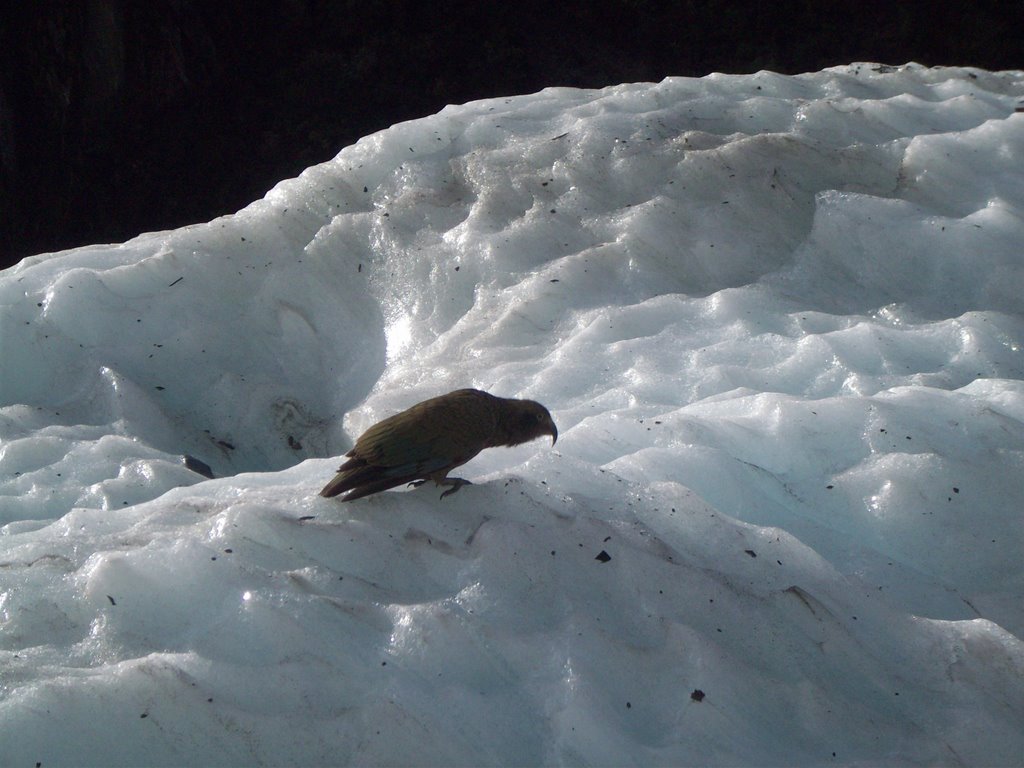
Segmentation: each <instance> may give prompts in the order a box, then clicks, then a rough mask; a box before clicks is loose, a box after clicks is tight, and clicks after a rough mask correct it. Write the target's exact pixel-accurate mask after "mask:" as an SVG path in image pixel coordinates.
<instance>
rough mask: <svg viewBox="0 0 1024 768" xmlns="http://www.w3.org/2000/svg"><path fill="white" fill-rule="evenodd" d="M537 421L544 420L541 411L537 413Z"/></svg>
mask: <svg viewBox="0 0 1024 768" xmlns="http://www.w3.org/2000/svg"><path fill="white" fill-rule="evenodd" d="M537 421H544V414H543V413H538V414H537Z"/></svg>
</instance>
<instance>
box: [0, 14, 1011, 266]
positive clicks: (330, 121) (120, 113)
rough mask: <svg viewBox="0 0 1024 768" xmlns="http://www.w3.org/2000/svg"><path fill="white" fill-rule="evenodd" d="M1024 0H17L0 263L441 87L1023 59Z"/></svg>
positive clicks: (473, 89)
mask: <svg viewBox="0 0 1024 768" xmlns="http://www.w3.org/2000/svg"><path fill="white" fill-rule="evenodd" d="M1022 8H1024V2H1021V1H1020V0H1013V1H1004V2H984V0H975V1H974V2H971V3H967V2H962V3H951V2H930V3H915V2H906V1H904V2H896V0H893V2H889V3H880V2H873V1H872V0H861V2H855V3H854V2H849V3H845V2H844V3H839V2H830V1H829V0H779V1H778V2H735V1H734V2H727V1H725V0H705V1H704V2H697V1H696V0H694V1H692V2H685V1H683V2H656V1H654V0H622V1H621V2H614V3H613V2H590V3H577V2H558V0H549V1H548V2H491V1H490V0H476V1H475V2H465V1H462V2H458V1H453V2H444V1H443V0H442V1H439V2H423V1H420V2H415V1H413V0H394V1H392V2H373V0H359V1H353V0H338V1H337V2H329V1H328V0H278V1H277V2H263V1H261V0H249V1H248V2H242V1H241V0H219V1H216V2H215V1H210V2H200V1H199V0H135V1H133V0H77V1H76V2H56V1H53V2H47V1H46V0H41V1H39V2H28V1H25V2H20V3H18V4H17V7H16V9H14V10H8V11H2V12H0V60H2V68H0V266H6V265H9V264H12V263H14V262H16V261H17V260H18V259H20V258H22V257H24V256H26V255H29V254H33V253H40V252H44V251H53V250H59V249H63V248H69V247H72V246H76V245H84V244H88V243H98V242H120V241H123V240H126V239H128V238H129V237H132V236H134V235H136V234H139V233H140V232H145V231H151V230H157V229H168V228H173V227H178V226H181V225H184V224H189V223H194V222H198V221H207V220H209V219H211V218H213V217H215V216H218V215H220V214H223V213H230V212H233V211H236V210H238V209H239V208H241V207H243V206H245V205H246V204H248V203H249V202H251V201H253V200H255V199H257V198H259V197H262V196H263V194H264V193H265V192H266V191H267V190H268V189H269V188H270V187H272V186H273V185H274V184H275V183H276V182H278V181H280V180H281V179H285V178H289V177H292V176H295V175H297V174H298V173H299V172H301V171H302V170H303V169H304V168H306V167H308V166H310V165H313V164H315V163H320V162H323V161H325V160H328V159H330V158H331V157H333V156H334V155H335V154H337V152H338V151H339V150H341V149H342V148H343V147H344V146H346V145H347V144H350V143H352V142H354V141H355V140H356V139H358V138H359V137H360V136H363V135H366V134H368V133H371V132H373V131H376V130H379V129H381V128H386V127H387V126H389V125H392V124H393V123H395V122H398V121H400V120H406V119H410V118H415V117H421V116H424V115H428V114H432V113H434V112H437V111H438V110H439V109H441V108H442V107H443V106H444V105H445V104H450V103H461V102H465V101H469V100H472V99H478V98H484V97H490V96H502V95H510V94H520V93H530V92H534V91H537V90H540V89H541V88H544V87H546V86H551V85H569V86H581V87H601V86H605V85H613V84H616V83H621V82H635V81H658V80H661V79H663V78H664V77H666V76H668V75H690V76H701V75H705V74H707V73H709V72H714V71H719V72H731V73H744V72H754V71H757V70H759V69H771V70H775V71H777V72H783V73H787V74H794V73H798V72H808V71H816V70H819V69H822V68H823V67H827V66H833V65H837V64H846V63H849V62H851V61H875V62H882V63H889V64H903V63H906V62H907V61H917V62H919V63H921V64H927V65H971V66H977V67H982V68H986V69H1021V68H1024V35H1022V31H1024V30H1022V27H1024V10H1022Z"/></svg>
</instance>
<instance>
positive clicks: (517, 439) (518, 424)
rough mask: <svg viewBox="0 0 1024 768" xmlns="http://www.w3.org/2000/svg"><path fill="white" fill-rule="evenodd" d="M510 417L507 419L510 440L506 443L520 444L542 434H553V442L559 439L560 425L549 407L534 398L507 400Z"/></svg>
mask: <svg viewBox="0 0 1024 768" xmlns="http://www.w3.org/2000/svg"><path fill="white" fill-rule="evenodd" d="M505 402H506V403H508V408H509V413H508V416H509V417H510V418H507V419H505V420H504V421H505V423H506V425H507V427H506V428H507V430H508V438H509V441H508V442H507V443H506V445H519V444H520V443H525V442H528V441H530V440H533V439H534V438H537V437H540V436H541V435H551V444H552V445H554V444H555V441H556V440H558V427H556V426H555V420H554V419H552V418H551V414H550V413H549V412H548V409H547V408H545V407H544V406H543V405H541V404H540V403H537V402H534V401H533V400H506V401H505Z"/></svg>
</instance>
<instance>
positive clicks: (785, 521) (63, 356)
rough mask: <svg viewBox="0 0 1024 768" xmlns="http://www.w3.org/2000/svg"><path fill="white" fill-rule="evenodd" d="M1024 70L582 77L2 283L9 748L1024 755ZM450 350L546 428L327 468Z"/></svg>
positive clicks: (712, 758)
mask: <svg viewBox="0 0 1024 768" xmlns="http://www.w3.org/2000/svg"><path fill="white" fill-rule="evenodd" d="M1022 104H1024V73H1021V72H1005V73H989V72H984V71H979V70H973V69H955V68H940V69H926V68H922V67H919V66H916V65H907V66H904V67H899V68H895V69H894V68H889V67H879V66H875V65H869V64H855V65H851V66H847V67H839V68H834V69H829V70H825V71H822V72H818V73H813V74H807V75H801V76H797V77H784V76H780V75H777V74H773V73H770V72H761V73H757V74H754V75H745V76H726V75H710V76H708V77H705V78H701V79H682V78H676V79H669V80H666V81H664V82H662V83H658V84H639V85H622V86H617V87H613V88H607V89H604V90H600V91H580V90H571V89H548V90H545V91H543V92H541V93H538V94H534V95H530V96H521V97H516V98H502V99H493V100H487V101H480V102H474V103H472V104H467V105H463V106H452V107H448V108H446V109H444V110H442V111H441V112H440V113H439V114H437V115H434V116H431V117H426V118H424V119H421V120H416V121H412V122H408V123H403V124H401V125H397V126H394V127H392V128H390V129H389V130H386V131H382V132H380V133H378V134H375V135H373V136H369V137H367V138H365V139H363V140H362V141H360V142H359V143H357V144H356V145H354V146H352V147H348V148H346V149H345V150H343V151H342V152H341V153H340V154H339V155H338V156H337V157H336V158H335V159H333V160H332V161H330V162H327V163H324V164H322V165H319V166H316V167H313V168H310V169H308V170H307V171H306V172H305V173H303V174H302V175H301V176H300V177H298V178H296V179H291V180H288V181H284V182H282V183H281V184H279V185H278V186H277V187H275V188H274V189H273V190H271V191H270V193H268V195H267V196H266V197H265V198H264V199H263V200H260V201H257V202H254V203H253V204H252V205H250V206H249V207H247V208H245V209H244V210H242V211H240V212H239V213H237V214H235V215H233V216H228V217H224V218H220V219H217V220H215V221H212V222H209V223H206V224H200V225H197V226H192V227H186V228H183V229H179V230H176V231H173V232H160V233H152V234H146V235H142V236H140V237H138V238H136V239H134V240H132V241H130V242H127V243H124V244H119V245H110V246H94V247H89V248H81V249H76V250H72V251H66V252H63V253H56V254H44V255H40V256H36V257H33V258H30V259H27V260H25V261H24V262H22V263H21V264H20V265H18V266H16V267H14V268H12V269H9V270H6V271H4V272H3V273H0V359H2V361H3V366H2V369H0V525H2V528H0V764H2V765H11V766H16V765H27V766H31V765H37V764H41V765H43V766H47V768H49V767H50V766H55V765H141V764H145V765H181V764H207V765H233V764H234V765H286V764H291V765H322V764H359V765H376V764H389V765H390V764H396V765H397V764H417V765H427V764H435V765H441V764H444V765H483V764H516V765H526V764H573V765H575V764H583V765H611V764H615V765H657V764H665V765H668V764H673V765H678V764H703V765H740V764H745V765H772V764H775V765H825V764H836V765H867V764H872V765H876V764H961V765H1007V764H1020V763H1021V762H1024V728H1022V727H1021V723H1024V642H1022V637H1024V601H1022V600H1021V597H1022V595H1024V559H1022V558H1021V551H1022V547H1024V525H1022V511H1024V472H1022V470H1024V355H1022V351H1021V345H1022V343H1024V260H1022V253H1021V243H1022V242H1024V182H1022V178H1024V177H1022V176H1021V174H1020V167H1021V164H1022V162H1024V114H1022V113H1021V112H1019V111H1017V110H1020V109H1021V105H1022ZM461 386H476V387H480V388H484V389H487V390H489V391H492V392H494V393H496V394H500V395H504V396H524V397H533V398H536V399H538V400H540V401H542V402H544V403H545V404H546V405H548V406H549V407H550V408H551V410H552V413H553V414H554V416H555V419H556V421H557V422H558V425H559V431H560V439H559V441H558V445H557V446H556V448H555V450H552V449H551V448H550V447H549V446H548V445H547V444H546V443H545V442H543V441H540V442H536V443H531V444H528V445H524V446H520V447H518V448H515V449H510V450H493V451H489V452H485V453H484V454H482V455H480V456H479V457H477V458H476V459H474V460H473V461H472V462H471V463H470V464H468V465H467V466H466V467H465V471H464V472H462V474H464V475H466V476H468V477H470V478H472V479H474V481H475V485H473V486H470V487H466V488H463V489H462V490H461V491H460V492H459V493H458V494H456V495H454V496H451V497H449V498H447V499H445V500H444V501H443V502H441V501H439V500H438V491H437V490H435V489H434V488H432V487H427V486H424V487H423V488H421V489H418V490H414V491H409V492H389V493H385V494H380V495H377V496H372V497H369V498H367V499H365V500H361V501H358V502H355V503H352V504H348V505H342V504H339V503H338V502H337V501H336V500H327V499H322V498H320V497H318V496H317V492H318V490H319V489H320V487H321V486H322V485H323V484H324V483H325V482H326V481H327V479H329V478H330V477H331V476H332V473H333V470H334V468H335V467H336V466H337V462H338V459H337V458H336V457H337V456H338V455H340V454H342V453H344V451H345V450H347V448H348V447H349V446H350V445H351V443H352V440H353V439H354V438H355V437H356V436H357V435H358V434H359V432H360V431H361V430H363V429H364V428H366V427H367V426H369V425H370V424H371V423H373V422H374V421H376V420H378V419H379V418H382V417H383V416H386V415H388V414H390V413H392V412H394V411H396V410H399V409H401V408H403V407H406V406H408V405H410V404H412V403H413V402H416V401H418V400H421V399H424V398H426V397H429V396H432V395H435V394H438V393H441V392H444V391H447V390H449V389H454V388H457V387H461ZM328 457H332V458H328ZM207 468H209V470H211V471H212V473H213V474H214V475H215V476H216V477H215V479H209V480H208V479H206V478H205V477H204V476H203V474H202V472H205V471H206V469H207ZM602 553H603V554H602Z"/></svg>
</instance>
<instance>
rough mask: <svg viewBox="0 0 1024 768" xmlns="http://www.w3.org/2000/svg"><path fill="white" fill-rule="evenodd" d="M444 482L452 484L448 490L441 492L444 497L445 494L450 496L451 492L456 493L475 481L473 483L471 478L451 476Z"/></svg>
mask: <svg viewBox="0 0 1024 768" xmlns="http://www.w3.org/2000/svg"><path fill="white" fill-rule="evenodd" d="M444 484H445V485H450V486H451V488H449V489H448V490H447V491H445V492H444V493H442V494H441V498H442V499H443V498H444V497H445V496H448V495H449V494H452V493H455V492H456V491H457V490H459V488H461V487H462V486H464V485H472V484H473V483H471V482H470V481H469V480H463V479H462V478H461V477H449V478H448V479H447V480H445V481H444Z"/></svg>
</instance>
